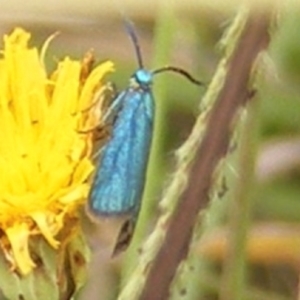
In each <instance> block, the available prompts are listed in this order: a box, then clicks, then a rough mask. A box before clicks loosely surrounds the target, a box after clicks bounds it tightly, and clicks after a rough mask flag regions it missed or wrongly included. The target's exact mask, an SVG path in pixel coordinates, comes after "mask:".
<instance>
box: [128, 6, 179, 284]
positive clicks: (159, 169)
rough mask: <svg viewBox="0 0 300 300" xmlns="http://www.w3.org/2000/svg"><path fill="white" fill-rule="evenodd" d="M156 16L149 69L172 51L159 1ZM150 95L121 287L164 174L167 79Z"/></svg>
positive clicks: (169, 17)
mask: <svg viewBox="0 0 300 300" xmlns="http://www.w3.org/2000/svg"><path fill="white" fill-rule="evenodd" d="M161 6H162V7H161V9H160V12H159V15H158V17H157V20H156V25H155V34H154V59H153V66H154V67H153V68H156V67H159V66H163V65H166V63H167V62H168V60H169V57H170V53H171V51H172V41H173V35H174V32H175V30H174V27H175V18H174V16H173V14H172V13H171V10H170V8H169V7H167V5H165V4H164V2H162V5H161ZM153 94H154V95H155V99H154V100H155V105H156V109H155V125H154V135H153V141H152V148H151V155H150V160H149V167H148V171H147V182H146V186H145V192H144V196H143V201H142V210H141V212H140V216H139V220H138V225H137V227H136V231H135V234H134V239H133V241H132V243H131V246H130V249H129V251H128V252H127V254H126V259H125V262H126V264H125V265H124V267H123V271H122V285H123V284H124V283H125V281H126V278H128V274H129V273H130V272H131V271H132V269H133V266H135V265H136V262H137V255H136V254H137V252H138V251H137V249H138V247H140V245H141V243H142V241H143V239H144V238H145V236H146V235H147V230H148V224H149V220H150V219H151V218H152V217H153V212H154V210H155V207H156V206H157V198H158V197H157V195H158V191H159V189H160V188H161V187H162V185H161V183H162V181H163V178H164V172H165V167H164V166H165V159H164V155H163V152H164V151H163V144H164V138H165V132H166V122H165V119H166V111H167V105H168V104H167V101H166V100H167V79H166V78H165V77H164V76H161V77H159V80H157V81H155V87H154V91H153Z"/></svg>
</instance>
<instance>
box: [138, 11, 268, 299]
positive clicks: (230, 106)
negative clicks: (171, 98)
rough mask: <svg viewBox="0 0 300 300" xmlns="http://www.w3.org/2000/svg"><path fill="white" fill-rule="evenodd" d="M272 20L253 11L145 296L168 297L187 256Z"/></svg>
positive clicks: (144, 290) (145, 297)
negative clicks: (195, 225)
mask: <svg viewBox="0 0 300 300" xmlns="http://www.w3.org/2000/svg"><path fill="white" fill-rule="evenodd" d="M269 22H270V16H269V15H268V14H265V13H258V12H257V13H255V14H254V13H252V15H251V16H250V17H249V19H248V21H247V24H246V26H245V29H244V32H243V34H242V37H241V39H240V41H239V43H238V46H237V48H236V51H235V54H234V55H233V58H232V60H231V63H230V65H229V69H228V74H227V77H226V80H225V84H224V86H223V88H222V90H221V92H220V94H219V96H218V99H217V103H216V105H215V107H214V108H213V110H212V112H211V115H210V117H209V120H208V125H207V131H206V133H205V136H204V138H203V141H202V143H201V145H200V146H199V148H198V150H197V153H196V158H195V161H194V164H193V166H192V168H191V172H190V178H189V182H188V185H187V188H186V190H185V192H184V193H183V195H182V197H181V199H180V201H179V204H178V206H177V208H176V211H175V213H174V216H173V217H172V219H171V221H170V225H169V229H168V232H167V234H166V238H165V240H164V243H163V245H162V247H161V249H160V251H159V252H158V254H157V256H156V258H155V260H154V262H153V265H152V266H151V269H150V272H149V275H148V277H147V279H146V284H145V287H144V289H143V291H142V295H141V297H140V299H143V300H150V299H151V300H152V299H156V300H160V299H161V300H164V299H168V292H169V287H170V284H171V282H172V279H173V277H174V275H175V273H176V270H177V267H178V265H179V264H180V262H181V261H182V260H183V259H185V258H186V256H187V253H188V247H189V243H190V239H191V236H192V232H193V226H194V224H195V222H196V220H197V216H198V214H199V211H200V210H201V209H203V208H205V207H206V206H207V204H208V201H209V195H208V192H209V190H210V187H211V182H212V176H213V173H214V170H215V168H216V166H217V164H218V162H219V161H220V159H221V158H222V157H223V156H224V155H225V154H226V152H227V148H228V145H229V141H230V134H231V130H232V124H233V122H234V118H235V116H236V113H237V112H238V110H239V108H240V107H241V106H243V105H244V104H245V103H246V101H247V100H248V99H249V90H248V82H249V78H250V76H251V68H252V65H253V62H254V60H255V58H256V57H257V55H258V53H259V52H260V51H261V50H263V49H264V48H265V47H266V46H267V45H268V42H269V35H268V27H269Z"/></svg>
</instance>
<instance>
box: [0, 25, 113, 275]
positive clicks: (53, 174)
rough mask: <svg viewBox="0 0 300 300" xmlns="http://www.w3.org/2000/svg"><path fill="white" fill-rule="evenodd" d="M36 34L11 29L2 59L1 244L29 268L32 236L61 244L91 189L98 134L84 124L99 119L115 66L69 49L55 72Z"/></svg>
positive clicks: (24, 269)
mask: <svg viewBox="0 0 300 300" xmlns="http://www.w3.org/2000/svg"><path fill="white" fill-rule="evenodd" d="M29 40H30V34H29V33H27V32H25V31H24V30H23V29H20V28H17V29H15V30H14V32H13V33H12V34H11V35H9V36H4V50H3V51H1V53H2V55H3V58H1V59H0V230H1V232H2V235H1V238H0V245H1V247H2V248H3V250H4V254H5V257H6V258H7V259H8V260H9V261H10V263H11V266H12V268H17V270H18V271H20V272H21V273H22V274H27V273H29V272H30V271H31V270H32V268H33V267H34V266H35V263H34V261H33V259H32V258H31V255H30V251H29V242H30V239H31V238H32V237H33V236H36V235H42V236H44V238H45V239H46V240H47V241H48V243H49V244H50V245H51V246H52V247H53V248H57V247H59V245H60V241H59V240H58V239H57V235H58V233H59V232H60V231H61V229H62V228H63V226H64V225H65V224H66V222H67V221H68V220H70V219H72V218H73V219H74V217H75V218H76V216H77V211H78V208H79V207H80V206H82V205H83V203H84V201H85V199H86V197H87V193H88V189H89V184H88V183H87V179H88V177H89V175H90V174H91V172H92V171H93V168H94V167H93V164H92V162H91V160H90V154H91V150H92V149H91V148H92V134H91V133H82V131H81V130H82V129H83V128H93V127H95V126H96V125H97V123H99V116H97V118H96V117H95V114H94V113H95V109H93V106H94V104H95V103H96V102H97V101H98V98H100V99H101V95H103V93H101V91H103V90H104V88H105V85H104V84H103V83H101V80H102V79H103V77H104V75H105V74H106V73H108V72H111V71H113V64H112V63H111V62H110V61H108V62H105V63H102V64H100V65H99V66H97V67H96V68H95V69H94V70H92V71H90V70H88V69H89V68H88V67H89V65H88V63H89V62H86V61H83V62H80V61H74V60H71V59H70V58H68V57H67V58H65V59H64V60H63V61H61V62H59V64H58V66H57V69H56V70H55V71H54V73H53V74H52V75H51V76H50V77H48V76H47V73H46V70H45V68H44V66H43V55H40V54H39V52H38V50H37V49H36V48H30V47H29V46H28V42H29ZM46 46H47V43H46V44H45V48H46ZM42 53H43V51H42ZM97 113H98V114H99V112H97ZM73 223H74V222H73ZM73 223H72V224H73ZM74 226H77V225H74Z"/></svg>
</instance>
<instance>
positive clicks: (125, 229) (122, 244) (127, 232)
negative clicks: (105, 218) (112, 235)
mask: <svg viewBox="0 0 300 300" xmlns="http://www.w3.org/2000/svg"><path fill="white" fill-rule="evenodd" d="M135 224H136V220H134V219H132V218H130V219H128V220H126V221H125V222H124V224H123V225H122V227H121V229H120V232H119V234H118V237H117V240H116V244H115V247H114V250H113V252H112V254H111V257H116V256H117V255H118V254H120V253H121V252H123V251H125V250H126V249H127V248H128V246H129V244H130V242H131V239H132V236H133V233H134V228H135Z"/></svg>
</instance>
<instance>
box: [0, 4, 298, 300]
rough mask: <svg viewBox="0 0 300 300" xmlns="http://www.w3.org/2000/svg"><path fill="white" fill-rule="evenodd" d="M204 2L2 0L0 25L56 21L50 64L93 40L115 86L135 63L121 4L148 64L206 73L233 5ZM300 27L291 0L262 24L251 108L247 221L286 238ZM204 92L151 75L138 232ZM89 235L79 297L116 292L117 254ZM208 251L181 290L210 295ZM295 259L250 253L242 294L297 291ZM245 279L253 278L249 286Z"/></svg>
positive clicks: (293, 217) (285, 295)
mask: <svg viewBox="0 0 300 300" xmlns="http://www.w3.org/2000/svg"><path fill="white" fill-rule="evenodd" d="M205 2H208V1H203V3H202V4H201V5H199V4H198V2H197V1H185V2H184V3H185V4H184V5H183V4H181V3H180V2H179V1H171V2H169V3H168V5H167V6H166V4H165V5H161V4H160V2H158V1H153V2H152V1H146V2H142V1H133V0H132V1H112V2H108V1H94V0H91V1H62V2H60V1H51V3H50V2H46V1H27V2H26V4H25V3H23V2H21V1H10V2H6V3H2V4H1V11H0V24H1V26H0V33H1V35H2V34H5V33H9V32H11V31H12V29H13V28H14V27H16V26H22V27H24V28H25V29H27V30H29V31H30V32H32V37H33V38H32V44H35V45H36V44H38V45H42V43H43V42H44V41H45V39H46V38H47V37H48V36H49V35H51V34H52V33H54V32H56V31H58V32H60V35H59V36H58V37H56V38H55V40H54V41H53V42H52V43H51V45H50V48H49V50H48V52H47V66H48V68H49V72H51V70H53V68H54V66H55V65H56V62H57V61H58V60H59V59H60V58H62V57H64V56H66V55H67V56H71V57H73V58H78V59H81V58H82V56H83V54H84V53H85V52H86V51H87V50H89V49H91V48H93V49H94V51H95V56H96V58H97V61H104V60H107V59H109V60H112V61H114V63H115V65H116V72H115V73H114V74H113V75H111V76H110V78H109V80H111V81H113V82H114V83H116V85H117V87H118V89H123V88H125V87H126V86H127V84H128V78H129V77H130V75H131V74H132V73H133V72H134V70H135V69H136V67H137V62H136V58H135V53H134V51H133V47H132V45H131V42H130V41H129V39H128V36H127V35H126V32H125V30H124V25H123V23H122V14H125V15H126V16H127V17H129V18H130V19H131V20H132V21H133V22H134V23H135V26H136V29H137V33H138V35H139V39H140V44H141V48H142V53H143V59H144V64H145V65H146V66H147V67H149V68H150V69H154V68H157V67H160V66H162V65H165V64H171V65H175V66H180V67H181V68H183V69H186V70H188V71H189V72H190V73H192V74H193V75H194V76H195V77H197V78H199V79H200V80H202V81H203V82H205V83H209V81H210V79H211V77H212V76H213V74H214V71H215V69H216V65H217V63H218V61H219V59H220V58H221V55H222V53H221V51H219V48H218V42H219V41H220V38H221V36H222V34H223V32H224V30H225V29H226V27H227V26H228V24H229V23H230V21H231V20H232V18H233V16H234V14H235V8H236V2H232V3H230V2H229V1H225V2H224V3H223V4H222V5H221V6H220V5H218V4H217V3H216V2H214V1H209V3H205ZM291 2H293V1H291ZM225 7H226V8H227V9H225ZM166 20H167V22H166ZM299 29H300V6H292V5H288V4H287V5H285V6H282V9H281V10H280V12H279V13H278V16H277V19H276V22H274V24H273V27H272V28H271V29H270V31H271V35H272V39H271V45H270V48H269V51H268V53H265V54H264V57H263V59H262V60H260V61H259V64H260V65H261V70H262V73H263V76H262V79H261V80H260V82H259V84H258V93H257V98H258V99H259V103H260V104H259V106H260V112H259V114H258V115H257V122H258V123H259V151H258V156H257V165H256V178H257V184H256V185H255V186H254V187H253V189H254V197H255V199H254V202H255V204H254V208H253V222H252V225H251V228H252V227H253V228H255V225H256V224H262V223H261V222H263V224H265V226H266V228H268V229H270V230H271V232H273V231H276V230H278V228H280V226H281V225H282V224H284V225H288V226H290V227H289V228H291V232H293V233H294V234H295V235H293V236H292V239H293V240H295V241H298V240H297V236H298V235H299V233H300V227H299V222H300V183H299V180H300V168H299V166H300V134H299V133H300V30H299ZM161 41H164V42H163V43H162V42H161ZM1 45H2V44H1ZM203 93H205V87H203V88H199V87H196V86H193V85H192V84H191V83H189V82H188V81H186V80H184V79H182V78H180V77H178V76H176V75H173V74H168V75H167V74H166V75H161V76H158V77H157V78H156V81H155V95H156V104H157V107H158V115H159V117H158V118H159V119H160V125H159V129H157V130H156V133H155V134H156V135H155V139H156V142H155V145H156V146H155V150H154V152H155V154H154V155H153V157H152V160H151V166H150V173H149V182H147V191H146V197H145V198H146V200H147V201H146V203H147V204H145V207H146V209H145V208H143V216H145V215H147V217H146V218H147V219H149V220H150V222H148V223H147V225H145V224H142V225H141V228H140V227H139V228H138V233H137V234H138V235H142V236H143V235H145V233H147V232H148V231H149V230H151V221H152V220H153V215H155V213H156V211H157V209H156V204H157V202H158V199H159V198H160V195H161V192H162V190H163V188H164V187H165V186H166V183H167V182H168V175H169V174H171V173H172V166H173V163H174V156H173V153H174V151H175V149H176V148H177V147H178V146H179V145H180V144H181V143H182V142H183V141H184V140H185V139H186V138H187V136H188V134H189V132H190V131H191V128H192V126H193V123H194V121H195V118H196V116H197V113H198V112H199V109H198V107H199V103H200V100H201V95H203ZM162 120H163V121H162ZM149 224H150V225H149ZM278 226H279V227H278ZM249 230H250V231H251V229H249ZM254 238H255V236H254ZM298 239H299V237H298ZM90 243H91V244H92V245H93V249H94V255H93V261H94V263H92V264H91V265H92V267H91V270H90V280H89V284H88V286H87V288H86V290H85V291H83V293H82V295H81V296H80V299H92V300H93V299H95V300H96V299H115V297H116V296H115V295H116V293H117V291H118V290H119V276H120V273H121V268H122V258H121V259H120V261H117V262H113V263H110V262H108V261H107V259H106V256H105V255H104V254H103V252H102V250H101V247H100V246H99V245H98V244H97V234H94V232H93V234H92V235H91V237H90ZM284 243H285V242H284V241H283V244H282V248H278V249H284V248H285V247H295V249H294V250H295V253H294V255H295V257H296V256H297V255H298V256H299V257H300V253H299V247H298V248H297V247H296V246H295V245H294V244H291V245H285V244H284ZM212 247H213V246H212ZM278 251H281V250H278ZM297 252H298V253H297ZM250 255H251V253H250ZM270 256H272V254H270ZM211 259H212V261H213V262H214V263H213V264H212V265H211V269H212V274H214V276H215V277H213V278H212V279H211V278H210V277H209V278H210V279H209V280H208V281H207V282H206V284H204V285H203V286H204V289H205V292H204V294H203V293H202V297H201V298H198V297H197V296H196V297H195V298H183V299H219V297H220V296H219V289H218V286H219V285H218V280H219V278H220V276H221V275H220V274H221V273H222V267H221V266H222V259H223V256H222V255H219V256H218V255H215V256H213V255H212V258H211ZM299 262H300V259H299ZM298 268H299V266H298V265H295V260H294V258H291V257H289V256H288V255H287V256H286V257H285V258H284V259H278V258H277V257H276V255H275V257H274V259H273V260H272V259H271V263H267V264H265V263H264V261H263V260H259V261H255V260H254V261H253V260H252V263H251V264H249V284H248V287H249V290H247V295H248V296H249V295H250V296H249V297H248V299H296V297H297V294H298V292H297V285H298V276H299V274H298ZM208 282H209V284H208ZM199 285H200V283H199ZM202 288H203V287H202ZM252 288H255V291H254V292H253V290H252ZM258 291H259V292H258ZM100 294H101V297H100V296H99V295H100ZM251 295H252V296H251ZM199 297H200V296H199ZM298 297H299V295H298ZM298 299H300V298H298Z"/></svg>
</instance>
